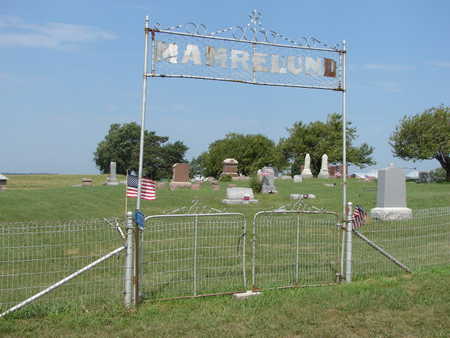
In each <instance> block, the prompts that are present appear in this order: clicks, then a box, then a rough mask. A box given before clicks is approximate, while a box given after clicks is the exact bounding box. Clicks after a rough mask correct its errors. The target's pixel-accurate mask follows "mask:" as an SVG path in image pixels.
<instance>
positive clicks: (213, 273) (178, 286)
mask: <svg viewBox="0 0 450 338" xmlns="http://www.w3.org/2000/svg"><path fill="white" fill-rule="evenodd" d="M246 231H247V225H246V219H245V217H244V215H243V214H240V213H209V214H208V213H205V214H172V215H156V216H149V217H147V218H146V226H145V232H144V233H145V237H144V239H143V241H142V250H143V259H142V274H143V278H142V280H141V286H142V292H143V296H144V298H152V299H155V298H158V299H161V298H176V297H196V296H205V295H210V294H225V293H232V292H238V291H243V290H245V289H246V286H247V278H246V271H245V244H246V243H245V242H246Z"/></svg>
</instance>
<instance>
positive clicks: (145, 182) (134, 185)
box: [127, 175, 156, 201]
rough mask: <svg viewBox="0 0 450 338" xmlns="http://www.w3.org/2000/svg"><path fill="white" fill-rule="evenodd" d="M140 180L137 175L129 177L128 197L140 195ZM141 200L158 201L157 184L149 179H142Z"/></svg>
mask: <svg viewBox="0 0 450 338" xmlns="http://www.w3.org/2000/svg"><path fill="white" fill-rule="evenodd" d="M138 183H139V178H138V177H137V176H135V175H128V177H127V197H135V198H137V195H138ZM141 199H143V200H148V201H152V200H155V199H156V183H155V181H152V180H149V179H148V178H141Z"/></svg>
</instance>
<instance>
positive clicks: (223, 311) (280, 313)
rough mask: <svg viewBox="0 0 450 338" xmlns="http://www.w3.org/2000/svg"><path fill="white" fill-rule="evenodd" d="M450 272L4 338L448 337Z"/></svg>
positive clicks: (4, 328)
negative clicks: (181, 337) (180, 337)
mask: <svg viewBox="0 0 450 338" xmlns="http://www.w3.org/2000/svg"><path fill="white" fill-rule="evenodd" d="M449 328H450V267H444V268H435V269H430V270H426V271H422V272H419V273H416V274H413V275H401V276H398V277H395V278H379V279H374V280H367V281H364V282H354V283H352V284H347V285H346V284H341V285H337V286H330V287H320V288H302V289H286V290H279V291H267V292H264V293H263V294H262V295H260V296H256V297H253V298H250V299H247V300H235V299H233V298H232V297H231V296H217V297H209V298H200V299H186V300H177V301H164V302H153V303H150V302H146V303H143V304H141V305H140V307H139V310H138V311H127V310H125V309H124V308H123V307H121V306H106V305H104V306H99V307H98V308H94V309H92V308H90V309H85V310H84V311H83V310H80V309H78V310H70V309H66V308H63V307H62V306H59V307H58V305H57V304H56V305H55V306H53V307H49V308H48V309H47V311H43V310H40V311H39V310H36V311H33V309H32V308H31V309H29V310H28V311H25V310H24V311H21V312H20V313H17V314H15V315H12V316H10V317H9V318H7V319H0V336H2V337H97V338H98V337H179V336H188V337H280V336H281V337H286V336H289V337H294V336H295V337H448V336H449V332H450V331H449Z"/></svg>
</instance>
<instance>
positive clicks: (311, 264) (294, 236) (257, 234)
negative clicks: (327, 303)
mask: <svg viewBox="0 0 450 338" xmlns="http://www.w3.org/2000/svg"><path fill="white" fill-rule="evenodd" d="M337 223H338V216H337V214H336V213H332V212H326V211H261V212H258V213H257V214H255V216H254V220H253V250H252V287H253V289H261V288H262V289H267V288H282V287H297V286H312V285H320V284H330V283H334V282H336V281H337V280H339V279H338V277H339V276H340V275H342V271H340V270H341V267H340V252H341V245H340V236H339V234H340V233H341V230H340V227H339V226H337V225H338V224H337Z"/></svg>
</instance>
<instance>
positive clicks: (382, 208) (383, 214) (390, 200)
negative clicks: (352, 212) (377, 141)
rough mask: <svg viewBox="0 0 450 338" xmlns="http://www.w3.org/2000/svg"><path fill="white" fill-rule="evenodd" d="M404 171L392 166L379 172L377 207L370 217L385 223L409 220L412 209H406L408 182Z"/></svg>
mask: <svg viewBox="0 0 450 338" xmlns="http://www.w3.org/2000/svg"><path fill="white" fill-rule="evenodd" d="M405 181H406V180H405V174H404V172H403V170H402V169H400V168H396V167H394V166H393V165H392V164H391V165H390V166H389V167H388V168H385V169H380V170H378V183H377V207H376V208H373V209H372V210H370V216H371V217H372V218H375V219H380V220H383V221H390V220H401V219H409V218H411V217H412V211H411V209H409V208H407V207H406V182H405Z"/></svg>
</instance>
